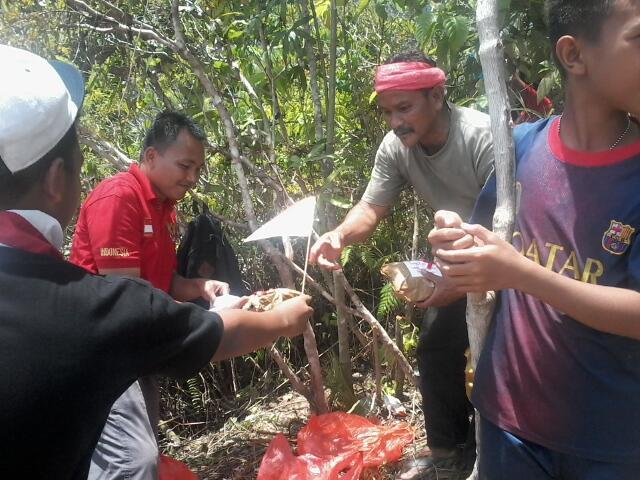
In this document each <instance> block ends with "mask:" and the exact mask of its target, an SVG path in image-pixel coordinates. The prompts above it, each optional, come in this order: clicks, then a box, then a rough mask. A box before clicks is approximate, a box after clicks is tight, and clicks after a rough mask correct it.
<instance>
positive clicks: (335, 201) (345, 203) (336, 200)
mask: <svg viewBox="0 0 640 480" xmlns="http://www.w3.org/2000/svg"><path fill="white" fill-rule="evenodd" d="M329 203H330V204H331V205H334V206H336V207H338V208H344V209H345V210H348V209H349V208H351V207H353V203H351V202H350V201H349V200H347V199H346V198H340V197H333V198H331V199H330V200H329Z"/></svg>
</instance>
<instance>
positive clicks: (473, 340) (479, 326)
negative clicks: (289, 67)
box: [467, 0, 515, 479]
mask: <svg viewBox="0 0 640 480" xmlns="http://www.w3.org/2000/svg"><path fill="white" fill-rule="evenodd" d="M498 6H499V0H478V5H477V10H476V22H477V27H478V35H479V37H480V51H479V55H480V62H481V63H482V71H483V75H484V82H485V88H486V92H487V99H488V101H489V114H490V115H491V133H492V135H493V151H494V156H495V170H496V182H497V195H498V196H497V204H496V211H495V214H494V217H493V230H494V231H495V232H496V233H497V234H498V235H499V236H500V237H501V238H502V239H504V240H507V241H510V240H511V235H512V234H513V224H514V220H515V159H514V155H515V149H514V145H513V136H512V126H511V110H510V108H509V96H508V92H507V78H506V74H505V70H504V47H503V44H502V42H501V40H500V26H499V24H498V13H499V9H498ZM494 306H495V295H494V294H493V293H492V292H490V293H484V294H469V295H468V303H467V326H468V330H469V345H470V348H471V364H472V366H473V368H474V369H475V368H476V365H477V363H478V357H479V356H480V352H481V351H482V347H483V345H484V340H485V337H486V334H487V330H488V328H489V325H490V323H491V317H492V314H493V309H494ZM476 438H477V439H478V451H480V448H479V446H480V441H479V439H480V416H479V415H478V412H476ZM477 465H478V460H476V466H475V467H474V470H473V473H472V474H471V476H470V477H469V478H470V479H477V478H478V470H477Z"/></svg>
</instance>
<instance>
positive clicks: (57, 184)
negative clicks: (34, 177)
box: [42, 157, 68, 205]
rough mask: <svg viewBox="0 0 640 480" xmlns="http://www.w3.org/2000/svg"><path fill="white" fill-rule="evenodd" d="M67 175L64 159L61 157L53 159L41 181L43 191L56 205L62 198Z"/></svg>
mask: <svg viewBox="0 0 640 480" xmlns="http://www.w3.org/2000/svg"><path fill="white" fill-rule="evenodd" d="M67 175H68V172H67V171H66V169H65V165H64V160H63V159H62V158H61V157H57V158H56V159H54V160H53V162H51V165H50V166H49V169H48V170H47V173H46V174H45V176H44V181H43V183H42V189H43V193H44V195H45V196H46V198H47V200H48V201H49V202H50V203H51V204H53V205H58V204H60V203H62V201H63V200H64V195H65V187H66V185H67V182H66V177H67Z"/></svg>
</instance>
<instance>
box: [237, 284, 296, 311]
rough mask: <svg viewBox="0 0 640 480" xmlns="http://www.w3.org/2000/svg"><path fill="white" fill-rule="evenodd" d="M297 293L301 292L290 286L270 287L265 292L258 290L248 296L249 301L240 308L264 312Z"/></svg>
mask: <svg viewBox="0 0 640 480" xmlns="http://www.w3.org/2000/svg"><path fill="white" fill-rule="evenodd" d="M298 295H302V293H300V292H299V291H297V290H291V289H290V288H272V289H270V290H267V291H266V292H263V291H260V292H256V293H254V294H253V295H251V296H249V301H248V302H247V303H246V304H245V305H244V307H242V308H243V309H245V310H254V311H256V312H266V311H268V310H271V309H272V308H274V307H275V306H276V305H278V304H279V303H281V302H284V301H285V300H289V299H290V298H294V297H297V296H298Z"/></svg>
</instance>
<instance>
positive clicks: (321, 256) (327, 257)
mask: <svg viewBox="0 0 640 480" xmlns="http://www.w3.org/2000/svg"><path fill="white" fill-rule="evenodd" d="M343 249H344V240H343V238H342V234H341V233H340V232H338V231H336V230H332V231H330V232H327V233H325V234H324V235H322V236H321V237H320V238H318V240H316V242H315V243H314V244H313V246H312V247H311V250H310V252H309V263H311V264H312V265H315V264H317V265H318V266H319V267H320V268H324V269H326V270H340V269H341V268H342V267H341V266H340V264H339V263H338V260H339V259H340V254H341V253H342V250H343Z"/></svg>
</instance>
